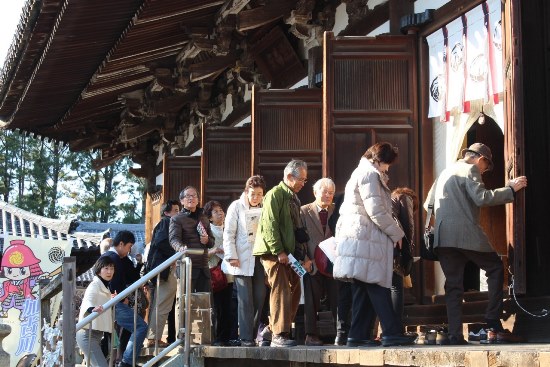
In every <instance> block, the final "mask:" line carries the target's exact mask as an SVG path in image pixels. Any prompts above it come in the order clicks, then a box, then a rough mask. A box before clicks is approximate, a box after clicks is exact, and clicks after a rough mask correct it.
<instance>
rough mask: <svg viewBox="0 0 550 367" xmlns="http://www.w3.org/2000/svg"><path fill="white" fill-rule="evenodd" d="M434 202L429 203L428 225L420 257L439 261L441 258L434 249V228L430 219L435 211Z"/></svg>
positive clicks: (425, 228) (425, 227)
mask: <svg viewBox="0 0 550 367" xmlns="http://www.w3.org/2000/svg"><path fill="white" fill-rule="evenodd" d="M433 209H434V206H433V203H431V204H429V205H428V213H427V214H426V225H425V226H424V236H423V237H422V247H421V248H420V257H421V258H423V259H424V260H429V261H438V260H439V258H438V257H437V254H436V253H435V251H434V242H435V236H434V229H433V227H430V219H431V217H432V213H433Z"/></svg>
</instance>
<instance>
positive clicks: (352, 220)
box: [333, 143, 413, 347]
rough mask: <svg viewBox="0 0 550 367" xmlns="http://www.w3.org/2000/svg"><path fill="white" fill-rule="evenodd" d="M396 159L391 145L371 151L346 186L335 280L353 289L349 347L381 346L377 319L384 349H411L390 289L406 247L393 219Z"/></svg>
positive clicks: (374, 148)
mask: <svg viewBox="0 0 550 367" xmlns="http://www.w3.org/2000/svg"><path fill="white" fill-rule="evenodd" d="M396 159H397V149H395V148H393V147H392V145H391V144H390V143H377V144H375V145H373V146H372V147H370V148H369V149H368V150H367V151H366V152H365V154H364V155H363V157H362V158H361V160H360V162H359V166H358V167H357V168H356V169H355V170H354V171H353V173H352V175H351V178H350V179H349V181H348V182H347V184H346V189H345V195H344V202H343V204H342V206H341V207H340V218H339V219H338V223H337V224H336V236H335V237H336V243H337V248H336V252H337V257H336V261H335V263H334V270H333V274H334V277H335V278H339V279H343V280H350V281H352V282H353V284H352V295H353V301H352V304H353V307H352V321H351V327H350V330H349V334H348V340H347V345H348V346H351V347H355V346H376V345H378V344H379V343H378V342H376V341H374V340H370V331H371V327H372V324H373V323H374V319H375V317H376V315H378V317H379V318H380V323H381V324H382V331H383V337H382V344H383V345H384V346H391V345H403V344H410V343H412V341H413V339H412V338H410V337H407V336H404V335H402V334H401V325H399V324H398V319H397V317H396V315H395V313H394V311H393V308H392V302H391V295H390V287H391V284H392V273H393V251H394V246H401V240H402V238H403V235H404V233H403V231H402V230H401V228H400V227H399V226H398V224H397V222H396V221H395V220H394V219H393V217H392V204H391V198H390V194H391V191H390V189H389V188H388V186H387V181H388V176H387V170H388V168H389V166H390V165H391V164H392V163H394V161H395V160H396Z"/></svg>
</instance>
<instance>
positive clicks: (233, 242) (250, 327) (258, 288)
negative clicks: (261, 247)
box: [222, 176, 266, 347]
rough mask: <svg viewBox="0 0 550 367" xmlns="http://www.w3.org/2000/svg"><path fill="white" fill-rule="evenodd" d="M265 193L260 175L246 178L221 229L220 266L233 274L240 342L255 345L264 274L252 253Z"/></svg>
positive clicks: (258, 259)
mask: <svg viewBox="0 0 550 367" xmlns="http://www.w3.org/2000/svg"><path fill="white" fill-rule="evenodd" d="M264 194H265V181H264V179H263V177H262V176H252V177H250V178H249V179H248V180H246V184H245V187H244V192H243V193H242V194H241V197H240V198H239V199H238V200H235V201H234V202H232V203H231V205H230V206H229V208H228V209H227V218H226V221H225V228H224V232H223V249H224V262H223V263H222V269H223V271H224V272H225V273H227V274H232V275H234V276H235V286H236V287H237V298H238V319H239V337H240V339H241V345H242V346H246V347H251V346H255V345H256V344H255V342H254V339H255V335H254V333H255V331H256V330H257V328H258V323H259V319H260V317H261V314H262V308H263V304H264V298H265V292H266V290H265V274H264V268H263V266H262V264H261V263H260V258H259V257H255V256H253V255H252V248H253V247H254V239H255V235H256V228H257V225H258V220H259V218H260V213H261V209H260V208H261V205H262V200H263V197H264Z"/></svg>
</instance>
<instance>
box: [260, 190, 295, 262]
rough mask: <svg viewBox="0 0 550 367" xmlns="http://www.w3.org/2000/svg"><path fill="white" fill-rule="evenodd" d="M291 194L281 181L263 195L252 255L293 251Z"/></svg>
mask: <svg viewBox="0 0 550 367" xmlns="http://www.w3.org/2000/svg"><path fill="white" fill-rule="evenodd" d="M293 195H294V192H293V191H292V190H290V188H289V187H288V186H287V185H286V184H285V183H284V182H282V181H281V182H280V183H279V185H277V186H275V187H274V188H272V189H271V190H269V191H268V192H267V194H266V195H265V197H264V202H263V209H262V214H261V216H260V221H259V224H258V230H257V232H256V241H255V242H254V249H253V251H252V254H253V255H254V256H260V255H278V254H280V253H281V252H283V251H284V252H286V254H287V255H288V254H289V253H294V248H295V238H294V225H293V223H292V217H291V216H290V200H292V196H293Z"/></svg>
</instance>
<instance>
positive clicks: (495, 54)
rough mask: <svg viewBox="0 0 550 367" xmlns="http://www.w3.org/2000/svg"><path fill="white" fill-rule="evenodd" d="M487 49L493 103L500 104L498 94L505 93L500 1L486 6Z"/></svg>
mask: <svg viewBox="0 0 550 367" xmlns="http://www.w3.org/2000/svg"><path fill="white" fill-rule="evenodd" d="M484 5H486V7H487V8H486V12H487V13H488V15H487V18H486V20H487V24H486V25H485V26H486V28H487V48H488V52H489V73H490V75H491V77H490V80H491V92H492V95H493V102H494V103H495V104H498V93H502V92H503V91H504V75H503V73H502V63H503V60H502V19H501V18H502V8H501V2H500V0H489V1H487V3H486V4H484Z"/></svg>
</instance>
